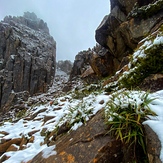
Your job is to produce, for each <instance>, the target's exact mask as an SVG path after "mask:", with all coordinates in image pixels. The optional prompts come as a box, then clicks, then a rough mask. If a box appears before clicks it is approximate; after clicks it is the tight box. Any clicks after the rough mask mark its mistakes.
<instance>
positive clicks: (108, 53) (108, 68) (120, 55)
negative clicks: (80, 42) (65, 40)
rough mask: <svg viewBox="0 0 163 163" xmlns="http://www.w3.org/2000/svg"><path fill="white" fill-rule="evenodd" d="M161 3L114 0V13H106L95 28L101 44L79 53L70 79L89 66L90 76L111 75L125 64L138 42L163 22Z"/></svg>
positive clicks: (150, 0) (112, 11) (97, 38)
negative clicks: (91, 71)
mask: <svg viewBox="0 0 163 163" xmlns="http://www.w3.org/2000/svg"><path fill="white" fill-rule="evenodd" d="M162 5H163V2H162V0H159V1H155V0H146V1H138V0H133V1H129V0H127V1H122V0H111V13H110V14H109V15H106V16H105V17H104V19H103V20H102V22H101V24H100V25H99V27H98V28H97V29H96V32H95V38H96V41H97V42H98V43H99V44H100V45H99V44H97V45H96V46H95V47H93V48H92V49H90V48H89V49H88V50H85V51H82V52H80V53H79V54H77V55H76V58H75V61H74V65H73V68H72V72H71V74H70V80H72V79H73V77H77V76H78V77H83V75H82V74H83V73H85V71H87V69H90V67H91V68H92V70H93V71H94V73H91V74H89V75H88V76H87V79H89V78H90V79H91V77H92V74H93V76H98V77H106V76H110V75H113V74H114V73H115V72H116V71H117V70H119V69H120V68H122V64H124V60H125V58H126V57H127V56H129V55H131V54H132V53H133V52H134V49H136V48H137V46H138V43H139V42H140V41H141V40H142V39H143V38H145V37H146V36H147V35H148V34H151V33H152V32H154V31H156V30H157V29H158V28H159V27H160V26H161V24H162V23H163V10H162ZM122 62H123V63H122ZM90 81H91V80H90Z"/></svg>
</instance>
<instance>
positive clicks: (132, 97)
mask: <svg viewBox="0 0 163 163" xmlns="http://www.w3.org/2000/svg"><path fill="white" fill-rule="evenodd" d="M153 100H154V99H152V98H150V97H149V95H148V93H145V92H138V91H122V92H121V93H115V94H114V95H112V96H111V99H110V101H109V102H108V104H107V107H106V109H105V118H106V123H107V124H108V125H110V126H111V128H110V131H109V132H110V133H111V134H112V135H115V136H116V139H120V140H121V142H122V143H124V144H126V145H127V146H128V147H129V148H128V149H130V147H134V155H135V158H136V147H137V145H140V146H141V148H142V149H143V151H144V154H146V147H145V140H144V128H143V125H142V122H143V121H144V120H145V119H147V118H148V115H155V113H154V112H152V111H151V110H150V108H149V107H148V105H149V103H150V102H151V101H153Z"/></svg>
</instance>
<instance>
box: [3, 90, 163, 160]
mask: <svg viewBox="0 0 163 163" xmlns="http://www.w3.org/2000/svg"><path fill="white" fill-rule="evenodd" d="M118 93H119V94H120V93H121V91H118ZM144 93H145V92H142V91H131V93H130V94H129V96H130V98H127V97H125V96H124V95H119V97H120V99H121V100H120V101H121V103H120V101H119V100H117V101H116V104H117V105H121V106H122V107H125V106H126V105H127V104H128V103H129V102H130V103H132V102H133V103H136V104H137V105H141V103H142V96H143V94H144ZM149 96H150V97H151V98H153V99H154V100H153V101H152V102H151V103H150V104H149V107H150V108H151V110H153V111H154V112H155V113H156V114H157V116H155V117H150V118H151V119H150V120H147V121H145V122H144V124H148V125H149V126H150V127H151V128H152V129H153V131H154V132H156V134H157V135H158V138H159V139H160V141H161V145H162V148H161V154H160V158H161V160H162V161H163V129H162V127H163V91H158V92H156V93H153V94H149ZM110 98H111V95H105V94H104V93H99V94H97V93H96V94H94V93H92V94H90V95H88V96H86V97H84V98H83V99H73V97H72V95H71V94H69V95H67V96H62V97H58V98H56V99H55V101H58V104H52V105H49V103H45V104H42V105H39V106H35V107H34V108H33V109H31V111H30V112H29V113H30V114H34V113H38V111H40V113H39V114H37V116H36V117H35V119H33V120H25V119H21V120H19V121H18V122H16V123H10V122H5V123H4V125H2V126H0V132H1V131H5V132H7V133H8V135H6V136H5V135H3V134H1V135H0V140H1V139H14V138H21V137H22V136H24V137H26V138H28V139H30V138H31V136H30V135H29V132H34V134H33V136H34V141H33V143H28V144H27V145H26V148H25V149H23V150H19V151H14V152H6V153H4V154H3V155H7V156H10V158H9V159H8V160H6V161H5V162H4V163H21V162H22V161H24V162H25V161H26V162H27V161H29V160H31V159H32V158H33V157H34V156H35V155H37V154H38V153H39V152H41V151H42V156H43V157H44V158H47V157H49V156H51V155H55V154H57V151H56V150H55V145H54V146H51V147H47V145H46V144H43V142H44V137H43V136H41V134H40V133H41V131H42V129H45V128H46V129H47V131H53V130H54V129H56V127H57V126H61V125H62V124H64V123H65V122H66V121H69V123H71V124H72V127H71V130H77V128H78V127H80V126H82V125H83V121H81V119H84V121H85V122H86V121H88V120H89V119H90V118H91V117H92V116H93V115H94V114H96V113H97V112H98V111H99V110H100V109H102V108H105V107H106V105H107V103H108V101H109V100H110ZM45 108H46V110H45V111H44V112H41V110H43V109H45ZM58 108H59V109H58ZM46 116H53V117H54V118H52V119H50V120H48V121H47V122H46V123H44V117H46ZM76 118H78V121H76ZM3 155H2V156H1V157H3Z"/></svg>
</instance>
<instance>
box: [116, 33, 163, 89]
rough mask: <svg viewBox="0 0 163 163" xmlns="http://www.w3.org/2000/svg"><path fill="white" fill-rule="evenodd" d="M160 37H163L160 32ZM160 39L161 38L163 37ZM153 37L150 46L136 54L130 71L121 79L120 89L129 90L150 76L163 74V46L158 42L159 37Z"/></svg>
mask: <svg viewBox="0 0 163 163" xmlns="http://www.w3.org/2000/svg"><path fill="white" fill-rule="evenodd" d="M159 35H160V36H161V35H163V34H162V32H161V31H160V33H159ZM160 36H159V37H158V38H161V37H160ZM155 37H156V36H153V37H152V36H151V38H150V41H151V42H152V43H150V41H148V42H149V43H148V46H149V47H146V46H145V45H144V46H142V47H141V48H140V49H139V50H138V51H136V52H135V54H137V55H135V54H134V55H133V58H131V61H130V70H129V71H128V72H125V73H124V74H123V76H122V77H121V78H120V79H119V83H120V87H126V88H128V89H130V88H134V87H137V86H139V84H140V83H141V82H142V81H143V80H144V79H145V78H146V77H148V76H149V75H150V74H155V73H163V67H162V64H163V51H162V48H163V44H162V42H161V39H160V43H155V44H154V42H157V39H158V38H157V37H156V38H155Z"/></svg>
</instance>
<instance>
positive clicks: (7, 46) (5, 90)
mask: <svg viewBox="0 0 163 163" xmlns="http://www.w3.org/2000/svg"><path fill="white" fill-rule="evenodd" d="M55 62H56V43H55V41H54V40H53V38H52V37H51V36H50V35H49V29H48V27H47V25H46V23H44V21H43V20H41V19H38V18H37V16H36V15H35V14H34V13H29V12H26V13H25V14H24V16H23V17H11V16H9V17H5V18H4V21H2V22H0V108H1V111H2V110H7V109H9V108H10V107H11V105H13V103H14V101H17V102H19V103H21V98H27V97H28V95H34V94H36V93H42V92H46V91H47V89H48V86H50V85H51V84H52V80H53V78H54V75H55V66H56V63H55Z"/></svg>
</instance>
